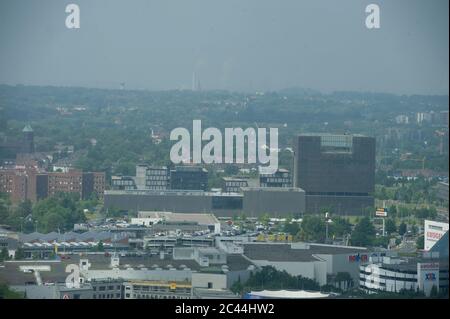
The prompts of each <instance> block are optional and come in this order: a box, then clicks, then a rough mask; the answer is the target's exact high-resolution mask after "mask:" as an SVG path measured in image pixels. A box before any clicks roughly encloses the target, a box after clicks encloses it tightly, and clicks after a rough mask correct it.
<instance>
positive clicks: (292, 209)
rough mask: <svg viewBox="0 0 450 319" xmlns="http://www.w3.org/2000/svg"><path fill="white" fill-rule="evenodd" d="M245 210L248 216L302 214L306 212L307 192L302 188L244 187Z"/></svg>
mask: <svg viewBox="0 0 450 319" xmlns="http://www.w3.org/2000/svg"><path fill="white" fill-rule="evenodd" d="M243 191H244V205H243V212H244V213H245V214H246V215H247V216H248V217H259V216H262V215H264V214H269V215H270V216H272V217H282V216H284V217H286V216H290V215H293V216H296V215H301V214H303V213H304V212H305V192H304V191H303V190H302V189H300V188H285V187H270V188H269V187H249V188H244V189H243Z"/></svg>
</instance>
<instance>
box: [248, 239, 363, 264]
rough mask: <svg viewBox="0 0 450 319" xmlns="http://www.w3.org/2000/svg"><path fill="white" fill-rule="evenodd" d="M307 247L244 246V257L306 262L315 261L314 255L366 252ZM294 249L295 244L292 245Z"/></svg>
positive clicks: (328, 246)
mask: <svg viewBox="0 0 450 319" xmlns="http://www.w3.org/2000/svg"><path fill="white" fill-rule="evenodd" d="M305 245H307V246H308V247H306V246H305V247H304V248H300V247H298V248H293V247H292V246H291V244H276V243H273V244H272V243H271V244H259V243H252V244H246V245H244V255H245V256H246V257H248V258H250V259H251V260H268V261H292V262H308V261H317V260H320V258H319V257H318V256H316V255H321V254H322V255H339V254H352V253H358V252H364V251H366V249H365V248H359V247H343V246H332V245H316V244H305ZM294 247H295V244H294Z"/></svg>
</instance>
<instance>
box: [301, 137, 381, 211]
mask: <svg viewBox="0 0 450 319" xmlns="http://www.w3.org/2000/svg"><path fill="white" fill-rule="evenodd" d="M294 152H295V156H294V185H295V187H299V188H302V189H303V190H305V191H306V211H307V212H310V213H318V212H321V211H323V210H324V209H329V210H331V211H332V212H333V213H338V214H348V215H360V214H362V213H363V212H364V210H365V209H366V208H367V207H371V206H373V205H374V200H373V196H372V193H373V191H374V187H375V139H374V138H372V137H365V136H352V135H300V136H298V137H297V138H296V140H295V145H294Z"/></svg>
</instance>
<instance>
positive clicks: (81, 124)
mask: <svg viewBox="0 0 450 319" xmlns="http://www.w3.org/2000/svg"><path fill="white" fill-rule="evenodd" d="M0 101H1V104H0V160H1V161H0V193H1V194H0V297H3V298H31V299H261V298H295V299H303V298H443V297H444V298H448V250H449V248H448V201H449V186H448V154H449V149H448V145H449V142H448V125H449V124H448V123H449V113H448V97H439V96H411V97H406V96H395V95H388V94H363V93H350V92H342V93H340V92H337V93H332V94H322V93H318V92H314V91H308V90H299V89H292V90H285V91H279V92H255V93H248V94H245V93H230V92H222V91H220V92H219V91H217V92H216V91H202V90H200V89H197V90H177V91H171V92H149V91H127V90H124V89H123V87H122V88H121V89H118V90H97V89H82V88H56V87H55V88H53V87H32V86H6V85H1V86H0ZM269 108H270V111H269ZM185 109H189V110H190V114H186V113H185V112H184V111H183V110H185ZM196 118H202V119H203V121H204V122H206V123H209V124H210V125H216V126H218V127H225V126H226V125H230V124H236V123H237V124H242V125H246V126H248V125H251V126H254V127H259V126H263V125H265V124H267V125H270V126H271V127H277V128H278V129H279V131H280V143H279V149H278V150H277V152H278V156H279V160H280V167H279V169H278V170H277V171H276V172H275V173H273V174H267V173H265V172H264V171H260V170H259V169H258V166H257V164H248V163H244V164H208V165H206V164H189V163H185V164H173V163H172V162H171V161H170V160H169V157H168V156H169V150H170V147H171V145H172V144H171V141H170V140H169V136H168V134H169V132H170V129H171V128H173V127H176V126H178V125H179V124H180V123H181V124H187V123H189V122H191V123H192V120H193V119H196ZM255 121H256V122H255Z"/></svg>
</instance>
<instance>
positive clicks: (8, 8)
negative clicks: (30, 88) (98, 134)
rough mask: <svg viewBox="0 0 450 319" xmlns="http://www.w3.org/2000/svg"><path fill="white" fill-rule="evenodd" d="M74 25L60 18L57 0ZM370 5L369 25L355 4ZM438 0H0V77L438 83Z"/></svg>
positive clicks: (441, 13)
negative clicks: (75, 14) (375, 21)
mask: <svg viewBox="0 0 450 319" xmlns="http://www.w3.org/2000/svg"><path fill="white" fill-rule="evenodd" d="M69 3H76V4H78V5H79V6H80V9H81V28H80V29H78V30H69V29H67V28H66V27H65V20H66V16H67V14H66V13H65V7H66V5H67V4H69ZM370 3H377V4H379V5H380V7H381V29H379V30H369V29H367V28H366V27H365V19H366V13H365V7H366V6H367V5H368V4H370ZM448 6H449V2H448V0H384V1H383V0H377V1H376V0H341V1H336V0H68V1H67V0H0V83H7V84H17V83H22V84H36V85H63V86H67V85H68V86H92V87H108V88H118V87H119V83H120V82H125V83H126V87H127V88H132V89H152V90H159V89H179V88H190V87H191V81H192V74H193V72H194V71H195V72H196V74H197V75H198V76H199V78H200V81H201V86H202V88H204V89H228V90H240V91H249V90H251V91H254V90H277V89H281V88H287V87H303V88H312V89H317V90H321V91H332V90H354V91H378V92H393V93H400V94H448V86H449V73H448V69H449V42H448V37H449V34H448V29H449V20H448V10H449V8H448Z"/></svg>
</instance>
